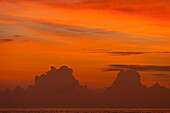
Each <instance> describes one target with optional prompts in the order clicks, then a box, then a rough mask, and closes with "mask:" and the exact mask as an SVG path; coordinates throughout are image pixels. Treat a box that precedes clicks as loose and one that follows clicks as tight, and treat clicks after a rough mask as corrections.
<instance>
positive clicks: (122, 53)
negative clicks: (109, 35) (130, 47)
mask: <svg viewBox="0 0 170 113" xmlns="http://www.w3.org/2000/svg"><path fill="white" fill-rule="evenodd" d="M106 53H109V54H111V55H114V56H115V55H118V56H127V55H140V54H150V53H170V52H106Z"/></svg>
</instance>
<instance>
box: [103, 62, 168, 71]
mask: <svg viewBox="0 0 170 113" xmlns="http://www.w3.org/2000/svg"><path fill="white" fill-rule="evenodd" d="M109 67H110V68H108V69H105V71H118V70H124V69H132V70H136V71H170V66H155V65H117V64H111V65H109Z"/></svg>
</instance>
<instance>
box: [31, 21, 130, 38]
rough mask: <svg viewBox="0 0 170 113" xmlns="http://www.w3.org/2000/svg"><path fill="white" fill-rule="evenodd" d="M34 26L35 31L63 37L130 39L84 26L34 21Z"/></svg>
mask: <svg viewBox="0 0 170 113" xmlns="http://www.w3.org/2000/svg"><path fill="white" fill-rule="evenodd" d="M32 22H33V23H32V24H33V25H34V26H30V27H32V28H33V29H35V30H40V31H44V32H49V33H54V34H56V35H61V36H71V37H76V36H78V37H83V36H91V37H90V38H91V39H96V38H94V37H92V36H97V37H110V38H112V37H115V38H128V37H129V34H128V33H123V32H118V31H106V30H105V29H98V28H89V27H84V26H76V25H68V24H59V23H50V22H41V21H32Z"/></svg>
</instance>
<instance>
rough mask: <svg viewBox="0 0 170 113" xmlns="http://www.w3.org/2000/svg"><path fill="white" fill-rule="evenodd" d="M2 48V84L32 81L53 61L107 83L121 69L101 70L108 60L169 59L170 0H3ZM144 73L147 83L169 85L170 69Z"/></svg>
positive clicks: (90, 82)
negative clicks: (169, 70) (125, 53)
mask: <svg viewBox="0 0 170 113" xmlns="http://www.w3.org/2000/svg"><path fill="white" fill-rule="evenodd" d="M0 50H1V52H0V59H1V61H0V64H1V67H0V83H1V84H0V88H2V87H7V86H9V87H14V86H15V85H22V86H26V85H28V84H30V83H33V81H34V76H35V75H39V74H42V73H44V72H46V71H48V70H49V68H50V66H51V65H54V66H56V67H57V68H59V66H62V65H68V66H69V67H71V68H73V70H74V76H75V77H76V78H77V79H78V80H79V81H80V83H81V84H86V85H87V86H88V87H89V88H92V89H99V88H104V87H107V86H109V85H110V84H111V83H112V82H113V80H115V77H116V74H117V71H116V72H113V71H109V72H104V71H103V70H105V69H107V68H108V65H110V64H124V65H155V66H157V65H158V66H169V65H170V53H163V52H170V1H168V0H142V1H141V0H139V1H138V0H119V1H117V0H89V1H87V0H48V1H47V0H20V1H19V0H1V1H0ZM116 52H127V53H128V52H146V53H142V54H127V55H124V54H119V53H116ZM147 52H151V53H147ZM161 52H162V53H161ZM113 53H114V54H113ZM115 53H116V54H115ZM140 73H141V75H142V83H143V84H146V85H148V86H150V85H152V84H153V83H155V82H159V83H160V84H161V85H164V86H167V87H169V88H170V82H169V81H170V73H169V72H166V71H162V72H160V71H147V72H140ZM153 74H164V75H166V76H163V75H162V76H156V75H153Z"/></svg>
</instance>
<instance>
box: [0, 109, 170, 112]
mask: <svg viewBox="0 0 170 113" xmlns="http://www.w3.org/2000/svg"><path fill="white" fill-rule="evenodd" d="M0 113H170V108H2V109H1V108H0Z"/></svg>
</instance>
